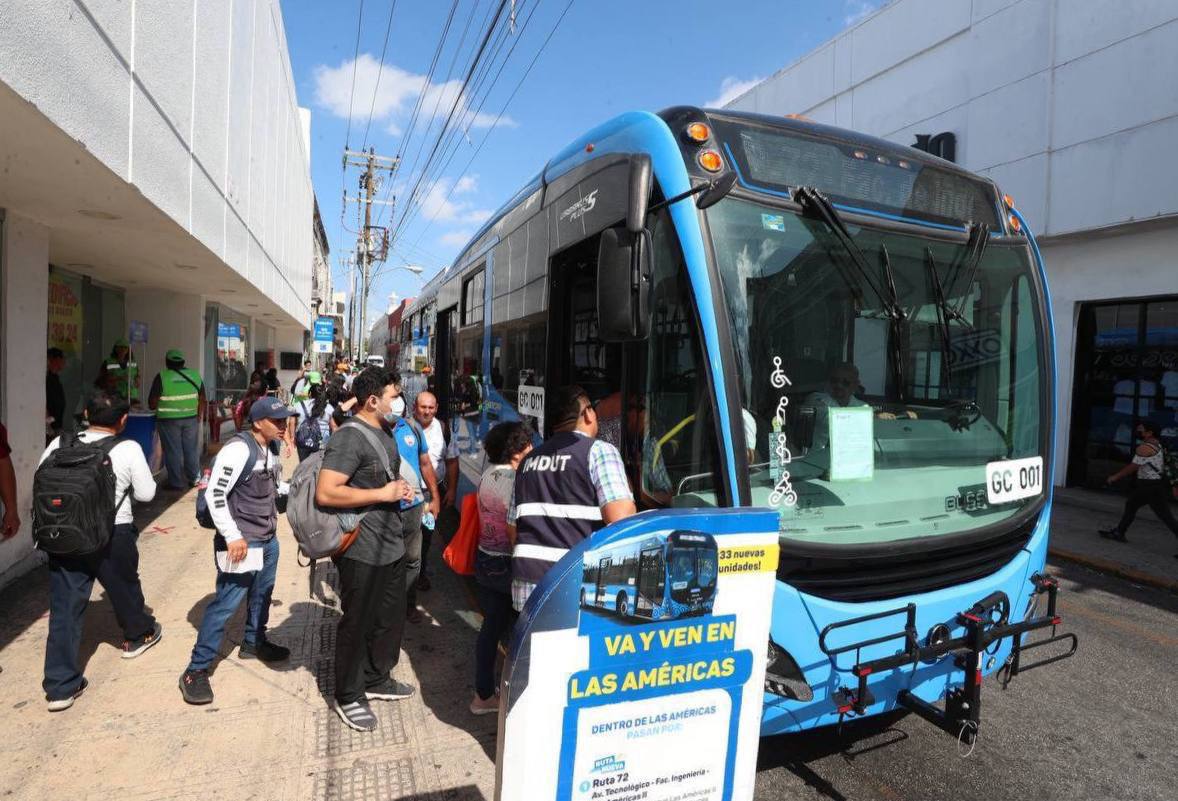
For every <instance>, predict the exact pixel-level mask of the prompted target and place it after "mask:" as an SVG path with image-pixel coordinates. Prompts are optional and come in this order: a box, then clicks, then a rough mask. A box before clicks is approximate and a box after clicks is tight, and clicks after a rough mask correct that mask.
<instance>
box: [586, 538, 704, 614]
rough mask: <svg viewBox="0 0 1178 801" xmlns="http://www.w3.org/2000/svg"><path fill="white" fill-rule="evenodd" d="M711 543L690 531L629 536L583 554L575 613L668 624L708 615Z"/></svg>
mask: <svg viewBox="0 0 1178 801" xmlns="http://www.w3.org/2000/svg"><path fill="white" fill-rule="evenodd" d="M718 572H719V569H718V563H717V552H716V539H715V537H713V536H712V535H711V534H706V533H702V532H696V531H672V532H671V533H670V534H666V535H658V534H656V535H653V536H650V537H633V538H630V539H627V540H623V541H622V542H619V543H615V544H612V545H606V546H604V547H601V548H595V549H593V550H591V551H587V552H586V553H585V556H584V570H583V573H582V578H581V608H582V609H604V610H607V611H610V612H613V613H614V614H616V615H617V616H618V617H619V618H623V619H625V618H645V619H647V620H673V619H675V618H680V617H687V616H690V615H704V614H707V613H709V612H711V611H712V601H713V599H714V598H715V595H716V578H717V576H718Z"/></svg>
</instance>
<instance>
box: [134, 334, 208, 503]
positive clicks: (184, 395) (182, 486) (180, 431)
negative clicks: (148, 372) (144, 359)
mask: <svg viewBox="0 0 1178 801" xmlns="http://www.w3.org/2000/svg"><path fill="white" fill-rule="evenodd" d="M164 365H165V366H164V369H163V370H161V371H160V372H159V374H158V375H156V377H155V380H154V381H152V382H151V392H150V393H148V396H147V404H148V406H150V407H151V408H152V409H154V410H155V419H156V428H157V429H158V430H159V432H160V444H161V445H163V446H164V463H165V464H167V466H168V487H169V488H171V489H174V490H180V491H183V490H186V489H188V488H189V487H193V486H196V481H197V479H198V478H200V451H199V445H200V421H201V410H202V409H204V407H205V387H204V382H203V381H202V380H201V378H200V373H198V372H196V370H190V369H188V368H187V367H185V366H184V354H183V353H181V352H180V351H179V350H177V349H176V348H172V349H171V350H169V351H168V352H167V353H166V354H164Z"/></svg>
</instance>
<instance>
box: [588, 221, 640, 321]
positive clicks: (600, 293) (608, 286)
mask: <svg viewBox="0 0 1178 801" xmlns="http://www.w3.org/2000/svg"><path fill="white" fill-rule="evenodd" d="M650 251H651V237H650V232H649V231H647V230H645V229H644V230H642V231H641V232H639V233H637V234H631V233H630V232H629V231H626V230H622V229H618V228H606V229H605V230H604V231H602V232H601V244H600V245H599V246H598V249H597V336H598V337H599V338H600V339H601V341H602V342H630V341H633V340H641V339H646V337H647V336H648V335H649V334H650V281H651V274H650Z"/></svg>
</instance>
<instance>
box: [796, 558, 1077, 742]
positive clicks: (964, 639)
mask: <svg viewBox="0 0 1178 801" xmlns="http://www.w3.org/2000/svg"><path fill="white" fill-rule="evenodd" d="M1031 581H1032V582H1033V583H1034V585H1035V594H1036V595H1042V594H1044V593H1046V594H1047V614H1046V615H1042V616H1036V617H1032V618H1028V619H1027V620H1024V621H1022V622H1021V623H1008V622H1007V618H1008V615H1009V611H1010V600H1009V598H1007V596H1006V593H1004V592H994V593H991V594H990V595H988V596H986V597H985V598H983V599H982V600H980V601H978V602H977V603H975V604H974V605H973V606H972V607H970V608H969V609H968V610H967V611H965V612H960V613H958V614H957V616H956V623H957V625H959V626H963V627H964V628H965V634H964V635H963V636H960V637H953V638H949V637H948V636H947V635H948V631H949V629H948V627H947V626H944V625H940V626H935V627H934V629H933V630H934V631H936V630H937V629H940V630H941V631H943V632H944V634H945V635H946V636H945V638H944V639H939V640H937V641H935V642H932V641H930V642H926V643H925V644H924V645H921V644H920V641H919V639H918V635H917V633H916V605H915V604H908V605H906V606H902V607H897V608H896V609H889V610H887V611H885V612H877V613H875V614H871V615H864V616H862V617H857V618H852V619H850V620H844V621H841V622H839V623H832V624H830V625H829V626H827V627H826V628H824V629H823V630H822V633H821V634H820V635H819V638H818V647H819V648H821V649H822V652H823V653H825V654H826V655H827V656H829V657H830V658H831V661H832V663H833V664H834V666H835V669H836V670H841V669H840V668H838V656H839V655H840V654H845V653H848V652H850V651H855V654H856V663H855V665H854V667H852V668H851V669H850V672H851V673H852V674H853V675H854V676H856V677H857V678H858V686H857V687H856V688H855V689H851V688H849V687H842V688H840V689H839V690H838V692H836V693H835V694H834V703H835V707H836V709H837V711H838V713H839V717H840V720H841V718H842V716H843V715H862V714H863V713H864V712H866V711H867V708H868V707H869V706H871V705H872V704H873V703H875V698H874V697H873V696H872V694H871V691H870V690H868V689H867V677H868V676H870V675H871V674H873V673H879V672H881V671H884V670H894V669H896V668H898V667H903V666H904V665H908V664H912V665H915V664H916V663H917V662H920V661H924V662H935V661H936V660H938V659H940V658H941V657H943V656H946V655H948V654H953V656H954V664H955V665H956V666H957V667H958V668H959V669H961V670H963V671H964V672H965V682H964V685H963V686H962V687H960V688H957V689H954V690H952V691H950V693H949V695H948V697H947V698H946V699H945V708H944V709H943V710H942V709H940V708H938V707H936V706H933V705H932V704H930V703H928V702H927V701H924V700H922V699H920V698H917V697H916V696H915V695H913V694H912V693H911V692H909V691H908V690H901V691H900V692H899V694H898V695H897V696H896V702H897V703H898V704H900V706H902V707H904V708H906V709H909V710H911V711H912V712H915V713H916V714H917V715H919V716H920V717H922V718H924V719H925V720H927V721H929V722H930V723H932V724H933V725H934V726H936V727H938V728H940V729H942V730H944V731H946V732H948V733H949V734H952V735H954V736H955V737H957V738H958V739H959V740H961V741H962V742H964V743H966V744H972V743H973V741H974V739H975V738H976V737H977V732H978V725H979V724H980V723H981V695H982V656H983V654H984V653H985V652H986V650H987V649H988V648H989V647H990V646H991V645H993V644H994V643H996V642H998V641H999V640H1003V639H1005V638H1007V637H1013V638H1014V643H1013V647H1012V649H1011V654H1010V658H1009V659H1008V661H1007V663H1006V665H1005V667H1004V669H1005V670H1007V671H1008V673H1007V678H1006V680H1005V682H1004V685H1003V686H1005V684H1007V683H1009V681H1010V679H1011V678H1013V677H1014V676H1017V675H1018V674H1019V673H1025V672H1026V671H1028V670H1031V669H1033V668H1037V667H1042V666H1044V665H1049V664H1051V663H1052V662H1058V661H1060V660H1062V659H1067V658H1068V657H1070V656H1072V655H1073V654H1075V653H1076V649H1077V648H1078V647H1079V639H1078V638H1077V637H1076V635H1075V634H1072V633H1067V634H1056V633H1055V631H1056V627H1057V626H1059V625H1060V624H1061V622H1062V620H1061V618H1060V617H1059V615H1057V614H1056V611H1055V601H1056V594H1057V593H1058V591H1059V581H1058V580H1057V579H1055V578H1052V577H1051V576H1046V575H1043V574H1041V573H1036V574H1035V575H1033V576H1032V577H1031ZM996 612H997V613H998V617H997V618H995V613H996ZM900 614H903V615H905V616H906V622H905V624H904V629H903V631H898V632H895V633H892V634H885V635H883V636H880V637H873V638H872V639H869V640H863V641H861V642H856V643H851V644H850V645H844V646H842V647H840V648H830V647H828V646H827V644H826V638H827V635H829V634H830V633H831V632H832V631H835V630H837V629H842V628H846V627H848V626H854V625H857V624H860V623H865V622H868V621H872V620H879V619H881V618H886V617H891V616H893V615H900ZM1045 628H1050V629H1051V633H1052V636H1051V637H1049V638H1048V639H1045V640H1039V641H1036V642H1032V643H1027V644H1024V643H1023V642H1022V638H1023V635H1024V634H1027V633H1028V632H1031V631H1036V630H1038V629H1045ZM898 639H903V640H904V649H903V650H902V651H901V652H899V653H897V654H893V655H892V656H885V657H881V658H879V659H872V660H869V661H867V662H862V661H859V656H860V654H861V652H862V650H863V649H864V648H866V647H868V646H871V645H879V644H880V643H885V642H889V641H891V640H898ZM929 639H932V638H931V637H930V638H929ZM1060 642H1068V643H1070V648H1068V650H1067V651H1065V652H1063V653H1060V654H1056V655H1054V656H1050V657H1047V658H1045V659H1041V660H1039V661H1037V662H1032V663H1030V664H1025V663H1023V661H1022V657H1023V654H1025V653H1026V652H1027V651H1031V650H1034V649H1036V648H1042V647H1044V646H1048V645H1053V644H1056V643H1060Z"/></svg>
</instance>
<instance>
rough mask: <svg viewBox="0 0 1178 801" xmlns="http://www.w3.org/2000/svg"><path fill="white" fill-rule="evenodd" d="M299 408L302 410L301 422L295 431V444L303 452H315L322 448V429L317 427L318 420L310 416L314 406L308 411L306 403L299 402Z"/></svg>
mask: <svg viewBox="0 0 1178 801" xmlns="http://www.w3.org/2000/svg"><path fill="white" fill-rule="evenodd" d="M299 406H300V407H302V410H303V421H302V422H301V423H299V427H298V428H296V429H295V442H296V443H297V444H298V445H299V447H301V448H303V449H305V450H308V451H317V450H319V449H320V448H321V447H323V429H322V428H321V427H320V425H319V418H317V417H312V416H311V411H312V410H314V408H315V407H314V404H312V405H311V409H308V408H307V402H306V401H299Z"/></svg>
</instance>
